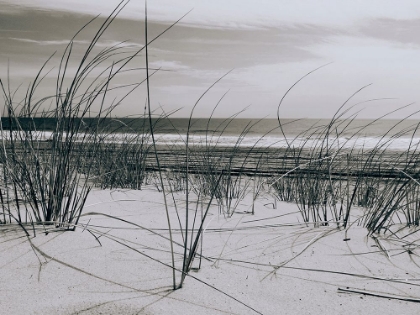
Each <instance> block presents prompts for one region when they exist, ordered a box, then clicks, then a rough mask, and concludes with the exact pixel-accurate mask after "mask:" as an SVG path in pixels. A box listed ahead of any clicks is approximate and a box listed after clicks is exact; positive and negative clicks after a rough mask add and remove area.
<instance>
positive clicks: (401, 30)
mask: <svg viewBox="0 0 420 315" xmlns="http://www.w3.org/2000/svg"><path fill="white" fill-rule="evenodd" d="M359 32H360V33H361V34H363V35H365V36H368V37H373V38H376V39H381V40H386V41H390V42H395V43H400V44H406V45H416V46H418V45H420V19H405V20H401V19H391V18H377V19H370V20H368V21H367V22H365V23H363V25H362V26H361V27H360V28H359Z"/></svg>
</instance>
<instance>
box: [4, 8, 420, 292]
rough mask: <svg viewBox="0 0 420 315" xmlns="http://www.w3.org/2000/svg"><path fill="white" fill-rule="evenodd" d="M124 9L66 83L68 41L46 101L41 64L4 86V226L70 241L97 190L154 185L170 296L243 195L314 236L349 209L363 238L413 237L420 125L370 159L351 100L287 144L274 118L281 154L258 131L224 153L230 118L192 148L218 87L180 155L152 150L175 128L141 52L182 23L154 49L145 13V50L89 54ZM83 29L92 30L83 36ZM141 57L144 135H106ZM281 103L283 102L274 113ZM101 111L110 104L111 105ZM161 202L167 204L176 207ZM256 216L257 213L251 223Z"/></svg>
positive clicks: (340, 224)
mask: <svg viewBox="0 0 420 315" xmlns="http://www.w3.org/2000/svg"><path fill="white" fill-rule="evenodd" d="M125 4H126V2H121V3H120V5H119V6H118V7H117V8H116V9H115V10H114V11H113V12H112V14H111V15H109V16H108V18H107V19H106V20H105V22H104V23H103V24H102V25H101V26H100V28H99V30H98V31H97V33H96V35H95V36H94V38H93V39H92V42H91V43H90V45H89V46H88V48H87V49H86V51H85V53H84V55H83V57H82V59H81V60H80V61H79V63H78V67H77V69H78V70H77V71H76V73H75V74H74V76H72V77H70V78H69V77H68V76H69V74H68V73H69V72H68V67H69V65H70V60H71V57H72V51H73V46H74V38H73V39H72V40H71V41H70V43H69V45H68V46H67V47H66V49H65V51H64V53H63V55H62V58H61V63H60V65H59V68H58V69H59V71H58V77H57V80H56V93H55V94H54V95H53V96H47V97H43V98H37V97H36V91H37V87H38V86H39V84H40V83H41V81H42V78H43V76H44V69H45V66H46V65H44V66H42V68H41V69H40V71H39V73H38V75H37V76H36V78H35V79H34V81H33V83H32V84H31V85H30V86H29V88H28V91H27V94H26V98H25V99H24V100H23V101H22V102H19V103H18V104H19V105H18V106H17V105H16V102H15V100H14V99H13V95H14V93H13V92H12V91H11V90H10V87H9V86H8V85H7V84H5V83H4V82H3V81H0V86H1V88H2V92H3V97H4V100H5V102H4V105H5V117H2V121H1V122H2V125H1V141H2V148H1V156H0V158H1V164H2V172H1V185H0V202H1V207H2V208H1V209H2V210H1V215H0V224H12V223H17V224H19V225H21V226H22V227H23V228H24V229H25V231H27V229H28V226H30V225H32V226H34V225H44V226H47V225H54V227H56V228H63V229H70V230H74V229H75V227H76V226H77V225H78V221H79V218H80V216H81V214H82V211H83V208H84V205H85V201H86V199H87V197H88V194H89V192H90V191H91V189H92V187H93V186H97V187H100V188H102V189H108V188H110V189H114V188H124V189H142V187H143V186H144V184H145V183H148V182H149V183H150V182H151V181H155V184H156V187H157V188H158V189H159V190H160V191H161V192H162V196H163V198H164V205H165V211H164V212H165V214H166V220H167V223H168V233H169V236H168V238H167V240H168V242H169V244H170V254H171V265H170V266H169V267H170V268H171V269H172V273H173V289H178V288H181V287H182V285H183V283H184V281H185V279H186V277H187V276H188V275H189V273H190V271H191V270H192V269H196V268H195V267H193V262H194V259H195V258H196V257H200V259H201V257H202V255H201V252H200V251H201V250H202V242H203V234H204V231H205V228H204V225H205V222H206V218H207V215H208V213H209V211H210V210H211V208H212V207H214V206H215V205H214V204H215V203H216V207H217V206H218V207H219V209H220V213H221V214H223V215H225V216H226V217H231V216H233V215H235V211H236V209H237V207H238V205H239V204H240V202H241V201H242V200H243V199H244V197H245V196H247V195H248V194H252V196H253V197H252V200H253V202H255V201H256V200H257V198H258V197H259V195H262V194H266V195H268V194H270V195H271V196H272V197H274V198H276V200H282V201H287V202H295V203H297V204H298V206H299V209H300V213H301V216H302V219H303V221H304V222H305V223H307V224H314V225H315V226H325V225H335V226H336V227H337V228H349V226H350V225H351V223H353V222H354V221H352V216H351V215H352V209H353V208H354V207H355V206H358V207H360V208H362V209H363V213H364V215H363V216H362V217H359V218H356V219H353V220H355V221H357V222H361V223H363V225H364V226H365V227H366V228H367V230H368V233H369V234H370V235H373V234H377V233H386V232H388V231H391V230H392V226H393V225H397V224H398V225H401V226H402V227H413V226H414V227H418V226H419V224H420V199H419V186H420V183H419V176H418V175H419V169H418V165H419V162H418V155H419V151H418V149H419V148H418V144H417V143H414V139H415V134H416V132H417V130H418V125H417V124H414V125H413V126H412V128H409V129H407V130H403V131H399V132H394V133H393V129H394V127H392V128H390V130H389V132H388V134H387V135H384V136H383V138H382V139H378V144H377V145H376V146H375V147H374V148H370V149H366V148H363V147H358V146H356V144H355V143H356V142H355V140H357V139H358V138H359V137H360V135H361V133H362V132H363V130H364V129H366V128H367V127H368V126H369V125H366V126H361V127H357V128H354V129H351V128H353V127H352V123H353V122H354V121H355V119H356V118H357V115H356V114H355V115H351V114H350V110H351V109H352V107H351V106H350V107H348V106H347V104H348V102H349V101H350V100H351V98H352V97H350V98H349V99H348V100H347V101H346V102H344V103H343V105H342V106H340V107H339V109H338V111H337V112H336V113H335V115H334V116H333V118H332V119H331V121H330V122H329V123H328V124H326V125H322V126H319V125H317V126H313V127H311V128H309V129H308V130H306V131H304V132H303V133H302V134H299V135H297V136H295V137H294V138H292V139H290V138H289V137H288V136H287V135H286V134H285V132H284V130H283V127H284V124H283V123H282V122H281V119H280V114H279V111H278V112H277V115H278V118H279V119H278V121H279V126H278V128H279V129H280V130H281V131H282V133H283V138H284V139H279V140H284V142H285V143H286V146H285V147H283V148H277V149H276V148H274V147H262V146H261V145H258V141H257V143H255V144H254V145H252V146H244V145H243V141H244V139H245V138H246V137H247V135H248V134H249V133H250V131H251V130H252V128H253V127H254V125H253V124H252V123H250V124H248V125H247V126H246V127H245V128H244V129H243V131H242V132H241V133H239V134H238V135H236V140H235V141H234V142H233V143H234V144H233V146H231V147H224V146H223V145H222V144H221V139H222V138H223V137H224V133H225V130H226V128H227V126H228V125H229V124H230V123H231V122H232V121H233V120H234V119H235V118H236V117H237V115H233V116H231V117H229V118H227V119H226V121H225V122H224V123H223V124H221V125H220V126H219V127H217V128H216V129H215V130H210V128H209V125H210V121H211V119H212V116H213V113H214V111H213V113H212V114H211V116H210V117H209V118H208V123H207V129H206V130H205V134H204V137H202V141H201V142H194V141H192V139H193V136H194V135H193V134H192V131H191V124H192V123H193V114H194V110H195V108H196V107H197V106H198V105H199V103H200V101H201V99H202V98H203V97H204V96H205V95H206V94H207V93H208V91H210V90H211V89H212V87H213V86H214V85H215V84H217V83H218V82H219V81H220V80H221V79H223V77H224V76H223V77H221V78H219V79H218V80H216V81H215V82H214V84H213V85H211V86H210V87H209V88H208V89H207V90H205V91H204V92H203V94H202V95H201V97H200V98H199V99H198V100H197V101H196V102H195V103H194V106H193V109H192V111H191V113H190V117H189V120H188V126H187V131H186V134H185V135H184V134H181V132H179V133H180V137H181V139H182V141H184V142H183V145H182V146H179V145H178V144H174V145H169V146H166V147H163V146H159V140H158V139H157V138H156V131H158V127H157V126H158V121H159V119H161V120H165V121H169V122H170V115H167V114H165V113H164V114H162V115H160V116H159V117H158V118H157V120H153V119H152V117H155V116H156V115H154V112H153V110H152V105H153V103H152V101H151V97H152V95H151V93H150V90H149V89H150V84H151V83H150V80H149V79H150V77H151V75H152V74H151V73H149V70H150V69H149V61H148V56H149V53H148V46H149V45H150V44H151V43H152V42H153V41H155V40H156V39H157V38H159V37H160V36H161V35H162V34H164V33H165V32H166V31H167V30H169V29H170V28H171V27H173V26H174V25H176V23H178V21H179V20H178V21H176V22H175V23H174V24H172V25H171V26H169V27H168V28H167V29H165V30H164V31H163V32H162V33H160V34H159V35H158V36H157V37H155V38H153V39H152V40H149V39H148V37H147V10H146V19H145V25H146V27H145V30H146V32H145V37H146V38H145V42H146V45H145V46H144V47H143V48H141V49H140V50H138V51H136V52H135V53H131V54H128V53H123V52H122V51H121V47H119V46H112V47H109V48H105V49H103V50H101V51H100V52H98V53H97V54H93V51H94V47H95V44H96V43H97V42H98V40H99V39H100V38H101V36H102V34H103V33H104V32H105V31H106V29H107V28H108V27H109V25H110V23H112V21H113V20H114V19H115V18H116V16H117V15H118V13H119V12H120V11H121V10H122V9H123V8H124V6H125ZM85 27H88V25H86V26H84V27H83V28H82V29H84V28H85ZM76 35H77V34H76ZM141 51H144V52H145V57H146V68H145V70H146V74H145V79H144V80H142V81H140V82H139V83H135V84H133V85H132V86H133V88H132V89H131V90H130V92H131V91H133V90H135V89H136V88H137V87H139V86H140V85H141V84H142V83H145V85H146V88H147V95H148V96H147V103H146V104H147V106H146V109H145V110H143V112H142V117H143V125H142V126H143V128H142V129H141V130H138V129H135V130H134V129H133V131H132V132H130V133H127V134H123V133H122V132H121V128H125V129H124V130H127V127H128V126H127V124H126V123H124V122H123V121H122V120H118V119H114V120H115V121H116V122H117V127H112V128H110V127H109V126H107V122H109V121H110V120H111V114H112V112H113V110H114V109H115V108H116V107H117V106H119V104H121V103H122V102H123V101H124V99H125V97H126V96H127V92H125V93H122V96H120V98H119V99H118V100H116V101H109V100H108V98H107V97H108V92H109V91H110V84H111V82H112V80H113V79H114V78H115V77H116V76H117V75H118V74H119V73H120V72H121V71H122V70H123V69H124V67H126V65H127V64H128V63H129V62H130V61H131V60H132V59H133V58H134V57H136V56H138V55H139V53H140V52H141ZM121 56H122V57H121ZM95 69H96V70H98V69H101V71H100V74H99V75H98V76H97V77H95V78H94V79H93V80H92V79H90V78H88V75H90V74H92V73H93V72H94V70H95ZM102 69H105V70H102ZM226 75H228V74H226ZM304 77H306V75H305V76H304ZM304 77H303V78H304ZM303 78H302V79H303ZM299 81H300V80H299ZM299 81H298V82H299ZM68 82H70V83H68ZM298 82H297V83H298ZM294 86H295V85H293V86H292V88H293V87H294ZM290 91H291V90H290V89H289V90H288V91H287V92H286V94H285V96H286V95H287V94H288V93H289V92H290ZM130 92H128V93H130ZM358 92H359V91H357V92H356V93H358ZM356 93H355V94H356ZM223 97H224V95H223V96H222V97H221V98H220V101H219V103H220V102H222V100H223ZM51 100H52V104H53V105H52V108H50V109H49V110H46V109H45V106H44V105H45V104H46V103H47V102H50V101H51ZM283 101H284V98H282V100H281V102H280V105H281V104H282V103H283ZM108 103H110V104H111V105H110V106H106V105H105V104H108ZM219 103H218V104H216V106H215V108H214V110H216V108H217V106H218V105H219ZM98 104H99V108H100V110H99V112H98V113H97V114H94V115H93V116H92V111H91V109H92V108H93V107H94V106H97V105H98ZM279 107H280V106H279ZM139 108H140V106H139ZM238 114H239V113H238ZM38 117H41V118H50V119H52V120H53V121H54V127H53V130H52V131H51V132H49V133H48V132H46V131H44V130H41V129H39V126H37V124H36V118H38ZM382 118H383V117H382ZM408 118H409V117H407V119H408ZM403 121H404V120H403ZM373 123H375V122H373ZM408 134H411V135H412V136H411V140H412V143H410V146H409V148H408V149H406V150H405V151H401V152H394V151H391V150H389V145H390V144H391V143H392V141H398V140H399V139H401V137H403V136H407V135H408ZM265 136H266V135H262V136H261V139H263V138H264V137H265ZM386 137H388V138H386ZM343 139H344V140H343ZM386 139H389V140H386ZM340 141H341V142H340ZM353 143H354V144H353ZM178 193H181V194H184V197H185V204H184V205H182V206H185V211H180V208H181V204H180V202H179V201H177V198H176V197H175V195H176V194H178ZM167 198H168V199H169V198H171V199H172V201H173V207H171V206H170V205H169V204H170V201H169V200H167ZM177 203H178V204H177ZM170 211H175V212H176V215H177V219H178V222H176V224H177V225H178V227H179V229H180V231H181V233H180V238H181V240H179V241H176V240H174V237H173V235H172V230H173V229H174V226H175V225H174V222H171V220H170V217H171V216H170ZM255 211H257V210H256V209H255V208H254V205H252V208H251V211H250V214H251V215H252V214H253V213H254V212H255ZM279 211H281V209H279ZM181 213H182V214H181ZM33 231H35V228H33ZM161 236H163V235H161ZM165 239H166V236H165ZM174 244H177V245H179V244H181V245H180V246H181V247H182V250H183V253H182V262H181V266H178V265H176V261H175V259H174V248H173V246H174ZM200 266H201V264H200V263H199V264H198V268H200ZM176 272H178V273H179V274H180V275H179V277H177V274H176Z"/></svg>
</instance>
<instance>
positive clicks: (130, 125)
mask: <svg viewBox="0 0 420 315" xmlns="http://www.w3.org/2000/svg"><path fill="white" fill-rule="evenodd" d="M97 122H98V121H97V120H95V119H92V118H87V119H83V121H78V122H77V123H82V126H83V128H85V127H87V126H96V124H97ZM280 122H281V128H280V124H279V122H278V120H277V119H260V120H257V119H237V118H228V119H221V118H212V119H211V120H209V119H207V118H193V119H192V120H191V123H190V127H189V139H188V141H189V143H190V144H205V143H207V144H212V145H217V146H222V147H233V146H241V147H253V146H255V147H261V148H267V147H270V148H281V147H287V146H290V145H291V146H306V147H308V148H310V147H313V146H315V145H317V144H319V143H320V139H325V140H326V141H328V142H329V145H330V146H331V147H334V146H336V147H337V148H338V147H343V148H354V147H356V148H362V147H363V148H364V149H371V148H374V147H377V146H378V145H383V146H385V147H386V148H387V149H390V150H406V149H408V148H415V147H416V146H417V145H419V143H420V130H418V124H419V123H420V122H419V121H417V120H391V119H382V120H378V121H374V120H366V119H358V120H353V121H349V120H341V121H334V123H333V124H331V120H327V119H321V120H319V119H299V120H298V119H281V120H280ZM20 123H21V125H22V126H24V128H25V129H29V127H28V126H30V125H31V124H33V123H34V124H35V126H36V130H37V132H38V133H40V137H42V139H43V140H48V139H49V138H50V137H51V135H52V131H53V130H54V126H55V120H54V119H52V118H35V119H33V120H29V119H21V122H20ZM2 124H3V128H4V129H6V130H7V129H8V128H9V127H10V124H9V122H8V120H7V119H6V118H2ZM153 125H154V134H155V139H156V141H157V143H158V144H160V145H183V144H185V142H186V135H187V130H188V125H189V119H187V118H159V119H156V118H155V119H153ZM25 126H26V127H25ZM99 126H100V129H99V130H100V133H101V134H103V135H106V134H109V133H110V132H112V134H114V136H113V137H112V138H111V137H108V138H109V139H110V140H109V141H122V140H123V139H126V138H127V137H128V138H130V137H135V136H137V135H139V134H143V133H145V134H148V133H149V124H148V120H147V119H144V118H107V119H104V120H101V121H100V124H99ZM83 128H82V130H83ZM327 130H328V132H327ZM327 133H328V135H329V136H328V137H325V135H326V134H327Z"/></svg>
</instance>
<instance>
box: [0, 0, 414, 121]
mask: <svg viewBox="0 0 420 315" xmlns="http://www.w3.org/2000/svg"><path fill="white" fill-rule="evenodd" d="M118 4H119V1H114V0H83V1H82V0H55V1H50V0H0V37H1V40H2V44H1V45H0V78H1V79H2V81H3V82H8V83H9V85H10V88H11V91H13V92H14V91H16V93H15V98H14V99H15V101H16V103H18V102H19V101H21V100H22V99H23V98H24V97H25V93H26V90H27V87H28V85H29V84H30V82H33V80H34V78H35V76H36V74H37V72H38V70H39V69H40V68H41V67H42V65H43V63H44V62H45V61H46V60H47V59H48V58H49V57H50V56H51V55H52V54H53V53H55V54H54V55H53V56H52V57H51V59H50V60H49V62H48V63H47V65H46V66H45V70H44V71H45V72H44V73H45V78H44V79H43V82H42V84H40V85H39V86H38V87H37V91H36V93H35V96H34V97H36V98H38V99H41V98H42V97H45V96H48V95H52V94H54V93H55V86H56V81H57V73H58V68H59V65H60V58H61V56H62V54H63V52H64V49H65V48H66V45H67V44H68V42H69V41H70V39H71V38H72V37H73V35H74V34H76V32H77V31H78V30H79V29H80V28H81V27H82V26H83V25H84V24H85V23H87V22H88V21H89V20H90V19H92V17H93V16H96V15H98V14H100V16H99V17H98V18H97V19H96V20H95V21H94V22H93V23H91V24H90V25H88V27H87V28H85V29H84V30H83V31H82V32H81V33H80V34H78V36H77V37H76V38H75V39H74V50H73V52H72V56H71V58H70V64H69V67H68V72H67V76H68V80H70V78H71V75H72V74H74V73H75V71H76V69H77V65H78V61H80V58H81V56H82V55H83V51H84V50H85V49H86V47H87V43H89V41H90V40H91V39H92V37H93V36H94V34H95V31H96V30H97V29H98V27H99V26H100V24H101V22H103V20H104V18H105V17H106V16H107V15H109V14H110V13H111V12H112V10H113V8H115V7H116V6H117V5H118ZM190 10H191V12H189V11H190ZM187 12H189V13H188V14H187V15H186V16H185V17H184V18H183V19H182V20H181V21H180V22H179V23H178V24H176V25H175V26H174V27H173V28H171V29H170V30H169V31H168V32H166V33H165V34H164V35H162V36H161V37H160V38H159V39H157V40H156V41H154V42H153V43H152V44H151V45H150V46H149V64H150V67H151V68H153V69H159V71H157V72H156V73H155V74H153V76H152V77H151V78H150V84H151V90H150V91H151V96H150V100H151V104H152V107H153V110H155V111H156V112H162V111H163V112H165V113H172V115H173V116H174V117H187V116H189V115H190V113H191V110H192V108H193V106H194V105H195V104H196V103H197V101H198V100H200V101H199V102H198V104H197V106H196V108H195V110H194V117H208V116H209V115H211V114H212V112H213V110H214V113H213V115H214V117H229V116H231V115H234V114H236V113H239V112H241V113H240V116H239V117H244V118H248V117H250V118H263V117H271V118H275V117H277V112H278V113H279V115H280V116H281V117H283V118H330V117H332V116H333V115H334V114H335V112H336V111H337V110H338V109H339V108H340V106H341V105H343V104H344V103H345V106H344V110H346V109H349V111H348V115H351V114H355V113H358V117H359V118H370V119H375V118H378V117H380V116H382V115H385V114H386V113H389V112H392V111H395V110H396V112H394V113H392V114H391V115H389V116H387V117H388V118H403V117H405V116H408V115H411V114H413V113H415V112H416V111H417V110H419V109H420V107H419V104H420V88H419V86H420V2H418V1H417V0H413V1H388V0H369V1H365V0H362V1H358V0H354V1H336V0H318V1H311V0H299V1H291V0H290V1H289V0H258V1H257V0H252V1H246V0H153V1H149V2H148V34H149V39H152V38H153V37H155V36H156V35H157V34H159V33H160V32H162V31H163V30H165V28H167V27H168V26H169V25H170V24H172V23H173V22H175V21H176V20H178V19H179V18H180V17H182V16H183V15H184V14H185V13H187ZM121 42H123V43H122V44H119V46H120V47H121V49H122V50H124V51H125V52H126V53H134V52H135V51H137V50H139V49H141V48H142V47H143V46H144V44H145V38H144V1H140V0H132V1H130V2H128V3H127V5H126V6H125V7H124V9H123V10H122V11H121V12H120V14H119V15H118V17H117V19H116V20H115V21H114V22H113V23H112V25H111V26H110V27H109V28H108V30H107V31H106V32H105V33H104V34H103V36H102V37H101V38H100V40H99V41H98V43H97V48H96V50H94V51H93V52H94V53H97V52H99V50H100V49H104V48H105V47H110V46H112V45H115V44H117V43H121ZM144 59H145V55H144V52H141V53H140V54H139V55H138V56H137V57H136V58H135V59H133V61H132V63H131V64H129V65H128V68H127V69H135V68H143V67H144V64H145V60H144ZM110 60H111V59H110ZM324 65H325V66H324ZM321 66H324V67H321ZM319 67H321V68H320V69H319V70H316V71H315V72H313V73H311V74H310V75H309V76H307V77H305V78H304V79H303V80H302V81H300V82H299V83H298V84H297V85H296V86H294V87H293V89H292V90H291V91H290V92H289V93H288V94H287V96H286V97H285V98H284V100H283V101H282V104H281V107H280V108H279V109H278V106H279V103H280V100H281V99H282V98H283V96H284V94H285V93H286V92H287V91H288V90H289V88H290V87H291V86H293V85H294V84H295V83H296V82H297V81H298V80H299V79H300V78H302V77H303V76H304V75H305V74H307V73H309V72H311V71H312V70H314V69H317V68H319ZM97 70H98V71H96V72H95V71H94V72H93V73H92V74H91V75H98V73H100V69H97ZM48 71H49V72H48ZM225 74H227V75H226V76H224V75H225ZM105 75H106V74H105ZM223 76H224V77H223ZM221 77H223V79H222V80H220V81H219V82H217V84H215V85H214V86H213V87H212V88H211V89H210V90H209V91H208V92H206V90H207V89H208V88H209V87H211V86H212V84H213V83H214V82H216V81H217V80H218V79H220V78H221ZM144 78H145V71H144V69H138V70H132V71H125V72H122V73H121V74H120V75H118V76H117V77H116V78H115V79H114V80H113V82H112V83H111V85H110V87H111V88H115V89H114V90H113V93H114V95H110V96H109V98H110V99H111V100H113V99H114V98H118V97H121V96H122V95H125V92H124V91H126V90H124V88H123V86H124V85H127V84H131V83H136V82H140V81H142V80H143V79H144ZM66 82H67V81H66ZM367 85H369V86H367ZM365 86H367V87H366V88H363V87H365ZM118 87H120V88H118ZM362 88H363V89H362ZM360 89H362V90H361V91H360V92H358V93H356V92H357V91H359V90H360ZM145 91H146V85H145V84H142V85H140V86H139V87H138V88H137V89H136V90H134V91H133V92H132V93H131V94H130V95H128V96H127V97H126V98H124V101H123V102H122V103H121V105H119V106H118V107H117V108H116V109H115V111H114V114H115V115H117V116H129V115H138V114H141V113H143V110H144V104H145V101H146V93H145ZM203 93H205V95H204V96H203V97H202V98H201V96H202V95H203ZM226 93H227V94H226ZM354 93H356V95H354V96H353V97H352V95H353V94H354ZM111 94H112V93H111ZM223 95H224V96H223ZM350 97H351V98H350ZM221 98H222V100H221V101H220V99H221ZM349 98H350V100H348V99H349ZM111 100H110V101H108V102H109V103H108V105H110V104H111ZM219 101H220V103H219V105H218V106H217V108H216V109H215V107H216V105H217V104H218V102H219ZM409 104H410V105H409ZM406 105H409V106H408V107H404V106H406ZM50 106H51V105H50ZM401 107H404V108H403V109H399V108H401ZM398 109H399V110H398ZM412 117H413V118H419V117H420V116H419V115H414V116H412Z"/></svg>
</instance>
